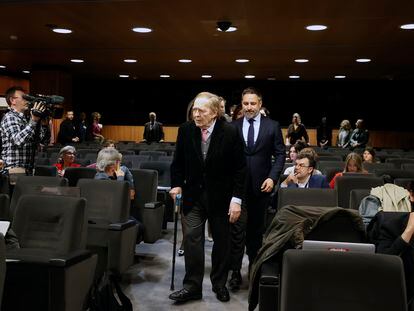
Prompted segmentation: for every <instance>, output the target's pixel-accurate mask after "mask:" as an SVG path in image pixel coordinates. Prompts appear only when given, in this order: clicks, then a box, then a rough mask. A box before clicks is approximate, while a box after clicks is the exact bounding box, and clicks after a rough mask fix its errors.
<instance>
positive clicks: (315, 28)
mask: <svg viewBox="0 0 414 311" xmlns="http://www.w3.org/2000/svg"><path fill="white" fill-rule="evenodd" d="M305 28H306V29H307V30H310V31H321V30H325V29H327V28H328V26H325V25H308V26H306V27H305Z"/></svg>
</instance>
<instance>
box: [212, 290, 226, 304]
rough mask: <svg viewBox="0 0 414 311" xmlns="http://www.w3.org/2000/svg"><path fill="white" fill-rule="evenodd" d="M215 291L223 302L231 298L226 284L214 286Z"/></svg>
mask: <svg viewBox="0 0 414 311" xmlns="http://www.w3.org/2000/svg"><path fill="white" fill-rule="evenodd" d="M213 292H215V293H216V297H217V299H218V300H220V301H222V302H226V301H229V300H230V294H229V291H228V290H227V288H226V286H223V287H213Z"/></svg>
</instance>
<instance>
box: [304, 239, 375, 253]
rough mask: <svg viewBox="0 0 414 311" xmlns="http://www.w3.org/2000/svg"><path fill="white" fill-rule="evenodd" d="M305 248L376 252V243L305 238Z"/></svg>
mask: <svg viewBox="0 0 414 311" xmlns="http://www.w3.org/2000/svg"><path fill="white" fill-rule="evenodd" d="M302 249H303V250H320V251H334V252H357V253H375V245H374V244H366V243H348V242H332V241H314V240H305V241H303V245H302Z"/></svg>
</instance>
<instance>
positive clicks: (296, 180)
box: [280, 153, 329, 188]
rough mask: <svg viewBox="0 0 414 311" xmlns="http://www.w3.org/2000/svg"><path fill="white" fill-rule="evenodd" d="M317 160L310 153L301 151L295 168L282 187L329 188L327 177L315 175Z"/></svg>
mask: <svg viewBox="0 0 414 311" xmlns="http://www.w3.org/2000/svg"><path fill="white" fill-rule="evenodd" d="M315 166H316V160H315V158H314V157H313V156H312V155H311V154H310V153H299V154H298V157H297V158H296V164H295V170H294V171H293V173H292V174H290V175H288V177H286V179H285V180H284V181H283V182H282V183H281V184H280V187H281V188H329V184H328V182H327V181H326V177H325V176H323V175H314V174H313V171H314V170H315Z"/></svg>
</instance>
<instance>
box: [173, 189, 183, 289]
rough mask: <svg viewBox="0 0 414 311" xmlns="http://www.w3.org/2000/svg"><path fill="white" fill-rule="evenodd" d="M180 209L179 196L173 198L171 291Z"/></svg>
mask: <svg viewBox="0 0 414 311" xmlns="http://www.w3.org/2000/svg"><path fill="white" fill-rule="evenodd" d="M180 207H181V194H180V193H179V194H177V195H176V196H175V207H174V244H173V256H172V271H171V287H170V289H171V290H174V274H175V253H176V249H177V224H178V215H179V214H180Z"/></svg>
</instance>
